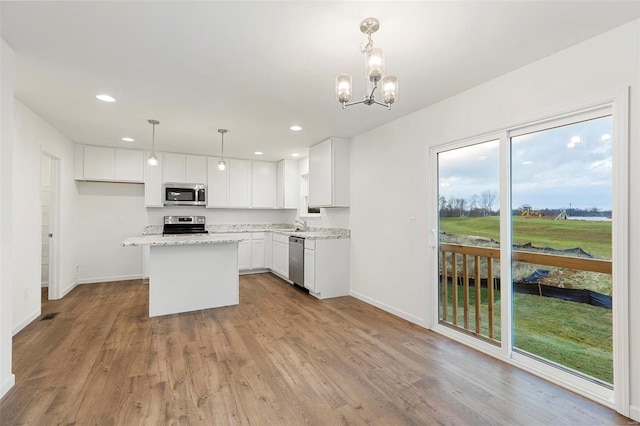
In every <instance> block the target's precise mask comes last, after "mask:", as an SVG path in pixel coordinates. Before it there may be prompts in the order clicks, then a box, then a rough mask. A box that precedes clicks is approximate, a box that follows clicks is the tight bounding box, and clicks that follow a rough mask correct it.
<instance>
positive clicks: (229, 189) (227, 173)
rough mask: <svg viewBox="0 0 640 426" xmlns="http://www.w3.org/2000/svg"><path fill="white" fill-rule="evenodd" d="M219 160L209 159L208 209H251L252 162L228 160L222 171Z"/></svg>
mask: <svg viewBox="0 0 640 426" xmlns="http://www.w3.org/2000/svg"><path fill="white" fill-rule="evenodd" d="M219 160H220V159H219V158H218V157H209V158H208V163H209V167H208V176H207V207H233V208H249V207H251V161H250V160H236V159H231V158H228V159H226V160H225V161H226V162H227V167H226V169H225V170H223V171H220V170H218V161H219Z"/></svg>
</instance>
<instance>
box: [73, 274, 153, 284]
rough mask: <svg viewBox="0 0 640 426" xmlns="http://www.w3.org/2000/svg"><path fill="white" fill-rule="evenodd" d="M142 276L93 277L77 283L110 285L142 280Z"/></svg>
mask: <svg viewBox="0 0 640 426" xmlns="http://www.w3.org/2000/svg"><path fill="white" fill-rule="evenodd" d="M141 279H142V274H134V275H119V276H115V277H93V278H83V279H81V280H78V281H77V284H96V283H109V282H113V281H128V280H141Z"/></svg>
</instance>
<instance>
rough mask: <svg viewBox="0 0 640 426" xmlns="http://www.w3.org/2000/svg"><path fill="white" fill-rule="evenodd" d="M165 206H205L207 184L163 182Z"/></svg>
mask: <svg viewBox="0 0 640 426" xmlns="http://www.w3.org/2000/svg"><path fill="white" fill-rule="evenodd" d="M162 194H163V197H164V205H165V206H205V205H206V204H207V185H203V184H200V183H165V184H164V185H162Z"/></svg>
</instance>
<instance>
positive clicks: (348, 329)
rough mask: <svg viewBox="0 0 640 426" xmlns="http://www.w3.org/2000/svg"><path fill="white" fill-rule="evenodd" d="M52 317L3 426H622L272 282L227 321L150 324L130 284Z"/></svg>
mask: <svg viewBox="0 0 640 426" xmlns="http://www.w3.org/2000/svg"><path fill="white" fill-rule="evenodd" d="M176 285H179V283H176ZM390 285H392V283H390ZM51 312H59V314H58V315H57V316H55V317H54V318H53V319H50V320H44V321H38V320H36V321H34V322H33V323H32V324H30V325H29V326H28V327H26V328H25V329H24V330H23V331H21V332H20V333H19V334H18V335H17V336H15V338H14V350H13V357H14V358H13V371H14V372H15V374H16V385H15V387H14V388H13V389H12V390H11V391H10V392H9V393H8V394H7V395H6V396H5V397H4V398H3V399H2V401H1V402H0V424H1V425H14V424H28V425H45V424H76V425H93V424H100V425H162V424H206V425H213V424H221V425H226V424H247V425H248V424H253V425H304V424H313V425H340V424H350V425H351V424H353V425H358V424H379V425H405V424H407V425H413V424H415V425H432V424H473V425H477V424H509V425H514V424H524V425H533V424H614V423H617V424H628V422H629V419H627V418H625V417H622V416H619V415H617V414H616V413H614V412H613V411H611V410H609V409H607V408H604V407H602V406H600V405H598V404H595V403H592V402H590V401H588V400H586V399H584V398H582V397H580V396H577V395H575V394H573V393H571V392H568V391H566V390H563V389H561V388H558V387H557V386H554V385H551V384H549V383H547V382H545V381H543V380H541V379H538V378H536V377H534V376H532V375H530V374H527V373H525V372H523V371H520V370H518V369H516V368H513V367H511V366H509V365H507V364H504V363H502V362H499V361H496V360H494V359H492V358H490V357H488V356H485V355H482V354H480V353H478V352H475V351H473V350H471V349H468V348H466V347H464V346H462V345H460V344H457V343H455V342H453V341H451V340H448V339H446V338H443V337H441V336H439V335H437V334H434V333H432V332H430V331H428V330H424V329H422V328H420V327H418V326H415V325H413V324H410V323H408V322H406V321H404V320H402V319H399V318H396V317H394V316H392V315H389V314H387V313H385V312H383V311H380V310H378V309H376V308H374V307H371V306H369V305H367V304H365V303H363V302H360V301H358V300H356V299H353V298H351V297H341V298H336V299H328V300H324V301H320V300H317V299H315V298H313V297H311V296H309V295H307V294H304V293H303V292H302V291H300V290H297V289H295V288H293V287H292V286H291V285H289V284H287V283H285V282H284V281H282V280H280V279H279V278H277V277H275V276H274V275H271V274H258V275H245V276H242V277H241V279H240V305H238V306H233V307H226V308H217V309H210V310H205V311H198V312H194V313H186V314H178V315H170V316H164V317H159V318H152V319H149V318H148V286H146V285H144V284H142V282H141V281H124V282H118V283H104V284H88V285H81V286H78V287H77V288H76V289H74V290H73V291H72V292H71V293H70V294H69V295H67V296H66V297H65V298H64V299H63V300H60V301H51V302H45V303H43V315H45V314H47V313H51Z"/></svg>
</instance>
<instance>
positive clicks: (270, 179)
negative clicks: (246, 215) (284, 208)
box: [251, 161, 276, 208]
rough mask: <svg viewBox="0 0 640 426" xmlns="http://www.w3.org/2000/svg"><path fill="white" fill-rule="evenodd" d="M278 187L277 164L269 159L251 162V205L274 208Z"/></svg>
mask: <svg viewBox="0 0 640 426" xmlns="http://www.w3.org/2000/svg"><path fill="white" fill-rule="evenodd" d="M275 189H276V169H275V164H274V163H272V162H269V161H252V162H251V207H253V208H274V207H275V206H276V201H275Z"/></svg>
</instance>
